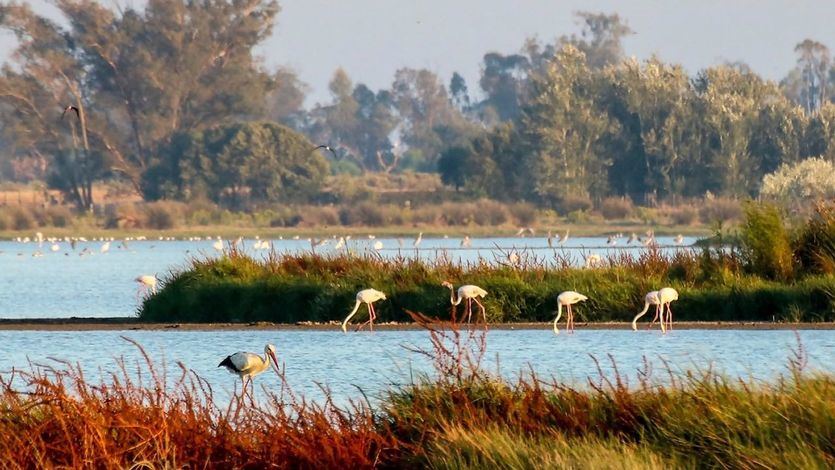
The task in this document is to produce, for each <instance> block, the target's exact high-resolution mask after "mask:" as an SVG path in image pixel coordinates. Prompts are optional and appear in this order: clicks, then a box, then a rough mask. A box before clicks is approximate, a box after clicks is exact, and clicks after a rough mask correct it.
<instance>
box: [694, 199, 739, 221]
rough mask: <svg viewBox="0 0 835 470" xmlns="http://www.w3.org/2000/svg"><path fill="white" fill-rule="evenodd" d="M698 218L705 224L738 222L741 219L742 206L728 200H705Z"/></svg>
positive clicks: (736, 201) (737, 202) (734, 200)
mask: <svg viewBox="0 0 835 470" xmlns="http://www.w3.org/2000/svg"><path fill="white" fill-rule="evenodd" d="M699 217H700V218H701V220H702V222H703V223H706V224H712V223H716V222H731V221H734V220H739V219H740V218H741V217H742V204H741V203H740V202H739V201H738V200H736V199H730V198H705V200H704V202H703V203H702V208H701V210H700V211H699Z"/></svg>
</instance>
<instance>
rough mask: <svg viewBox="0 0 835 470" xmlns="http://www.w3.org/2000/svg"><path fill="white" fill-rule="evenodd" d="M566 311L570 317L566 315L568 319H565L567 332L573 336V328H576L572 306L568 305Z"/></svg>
mask: <svg viewBox="0 0 835 470" xmlns="http://www.w3.org/2000/svg"><path fill="white" fill-rule="evenodd" d="M566 310H567V311H568V312H567V313H568V315H566V318H565V330H566V331H567V332H568V334H571V332H572V331H573V328H574V321H573V317H574V312H573V311H572V310H571V304H568V307H566Z"/></svg>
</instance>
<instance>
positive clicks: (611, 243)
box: [606, 235, 618, 246]
mask: <svg viewBox="0 0 835 470" xmlns="http://www.w3.org/2000/svg"><path fill="white" fill-rule="evenodd" d="M606 244H607V245H609V246H615V245H617V244H618V240H617V238H615V237H613V236H612V235H609V238H608V239H606Z"/></svg>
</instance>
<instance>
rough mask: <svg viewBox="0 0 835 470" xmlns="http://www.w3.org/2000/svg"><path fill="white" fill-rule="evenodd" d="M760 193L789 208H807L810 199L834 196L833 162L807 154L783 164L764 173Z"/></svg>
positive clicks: (810, 201)
mask: <svg viewBox="0 0 835 470" xmlns="http://www.w3.org/2000/svg"><path fill="white" fill-rule="evenodd" d="M760 195H761V196H763V197H765V198H768V199H772V200H775V201H778V202H780V203H782V204H783V205H785V206H786V207H789V208H792V209H795V210H797V209H802V208H806V209H809V208H811V207H812V204H811V203H812V202H814V201H817V200H827V199H832V198H835V163H832V162H830V161H827V160H824V159H822V158H808V159H806V160H803V161H800V162H797V163H795V164H783V165H781V166H780V168H779V169H778V170H777V171H775V172H774V173H771V174H768V175H765V177H764V178H763V182H762V189H761V190H760Z"/></svg>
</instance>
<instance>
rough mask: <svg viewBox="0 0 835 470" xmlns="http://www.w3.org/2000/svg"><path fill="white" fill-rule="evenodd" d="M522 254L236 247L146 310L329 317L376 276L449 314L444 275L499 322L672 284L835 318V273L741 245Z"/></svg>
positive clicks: (695, 308) (751, 316) (598, 309)
mask: <svg viewBox="0 0 835 470" xmlns="http://www.w3.org/2000/svg"><path fill="white" fill-rule="evenodd" d="M521 258H522V259H521V261H518V262H516V263H510V262H508V263H504V264H502V263H499V264H488V263H484V262H481V263H473V264H469V265H465V266H461V265H458V264H456V263H453V262H451V261H449V260H443V259H441V260H439V261H435V262H423V261H419V260H415V259H410V258H402V259H393V260H387V259H383V258H380V257H378V256H374V255H364V256H356V255H351V254H339V255H333V256H320V255H314V254H297V255H282V256H279V255H275V254H273V255H272V256H270V257H269V258H268V259H266V260H256V259H254V258H252V257H249V256H247V255H245V254H243V253H241V252H238V251H235V250H232V251H229V252H227V253H226V254H224V255H223V256H221V257H220V258H217V259H201V260H194V261H193V262H192V265H191V267H190V268H189V269H187V270H185V271H183V272H180V273H176V274H174V275H172V276H171V277H170V278H169V279H167V280H165V283H164V287H163V288H162V290H161V291H160V292H159V293H158V294H156V295H154V296H151V297H150V298H148V299H146V300H145V301H144V302H143V304H142V307H141V310H140V312H139V316H140V318H141V319H142V320H146V321H157V322H159V321H180V322H252V321H270V322H277V323H294V322H298V321H315V322H327V321H334V320H342V318H344V316H345V315H346V314H347V313H348V311H350V309H351V308H353V305H354V297H355V295H356V293H357V292H358V291H359V290H361V289H365V288H369V287H373V288H375V289H378V290H381V291H383V292H385V293H386V294H387V297H388V299H387V300H386V301H382V302H379V303H377V304H376V305H375V308H376V309H377V310H378V312H379V313H380V321H409V320H410V318H409V316H408V315H407V314H406V310H407V309H409V310H415V311H422V312H428V313H430V314H431V315H433V316H436V317H439V318H445V319H448V318H450V315H451V313H450V308H451V307H450V304H449V290H447V289H446V288H444V287H443V286H441V283H442V282H443V281H445V280H449V281H451V282H452V283H453V284H455V285H456V286H458V285H461V284H475V285H478V286H480V287H482V288H484V289H486V290H487V292H488V295H487V297H486V298H485V299H483V302H484V304H485V306H486V308H487V316H488V321H490V322H516V321H535V322H542V321H550V320H552V319H553V318H554V315H555V312H556V298H557V296H558V295H559V294H560V292H563V291H566V290H575V291H578V292H581V293H584V294H586V295H587V296H588V297H589V300H588V301H587V302H585V303H583V304H581V305H579V306H577V308H576V310H575V311H576V315H577V320H578V321H591V322H596V321H630V320H631V319H632V317H633V316H634V315H635V313H636V312H637V311H638V310H640V309H641V307H642V306H643V300H644V295H645V294H646V292H649V291H651V290H657V289H658V288H660V287H662V286H671V287H674V288H676V289H677V290H679V292H680V293H681V297H680V300H679V301H678V302H676V303H675V304H674V305H673V311H674V313H675V319H676V320H700V321H710V320H717V321H719V320H721V321H730V320H737V321H772V320H781V321H831V320H833V319H835V276H833V275H817V276H810V277H805V278H802V279H800V280H798V281H796V282H794V283H792V284H783V283H779V282H776V281H770V280H766V279H762V278H759V277H757V276H755V275H752V274H747V273H745V272H743V268H742V263H741V262H740V260H739V259H738V258H737V257H736V255H734V254H732V253H724V252H717V251H710V250H705V251H704V252H681V253H678V254H676V255H673V256H670V257H665V256H661V255H660V254H659V253H658V252H654V251H648V252H644V253H642V254H640V255H638V256H630V255H624V256H622V257H621V258H618V259H616V260H612V261H611V262H609V263H608V265H606V266H603V267H600V268H595V269H582V268H575V267H571V266H570V263H568V261H567V260H565V259H561V258H557V259H556V260H554V262H553V263H551V264H547V263H545V262H544V260H536V259H528V258H526V257H525V256H524V253H523V256H522V257H521ZM554 265H556V267H554ZM461 312H462V307H461V306H459V307H458V313H459V314H460V313H461ZM360 315H365V309H364V308H363V309H361V312H360ZM358 319H359V318H358Z"/></svg>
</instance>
